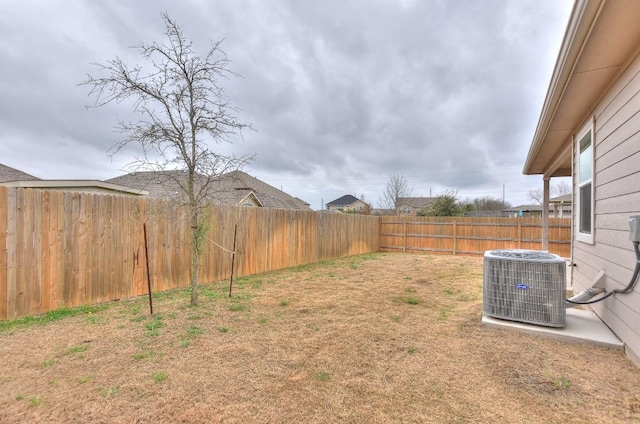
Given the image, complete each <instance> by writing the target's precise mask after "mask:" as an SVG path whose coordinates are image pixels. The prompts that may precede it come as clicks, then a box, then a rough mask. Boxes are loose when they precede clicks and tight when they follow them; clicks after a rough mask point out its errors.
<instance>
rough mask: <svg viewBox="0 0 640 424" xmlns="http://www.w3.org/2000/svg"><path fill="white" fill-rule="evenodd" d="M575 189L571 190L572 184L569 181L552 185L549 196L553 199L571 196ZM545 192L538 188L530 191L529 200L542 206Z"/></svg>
mask: <svg viewBox="0 0 640 424" xmlns="http://www.w3.org/2000/svg"><path fill="white" fill-rule="evenodd" d="M572 191H573V189H572V188H571V184H570V183H568V182H567V181H564V180H562V181H560V182H558V183H557V184H553V185H551V187H549V195H550V196H553V197H557V196H564V195H565V194H571V193H572ZM543 196H544V195H543V190H542V189H541V188H537V189H535V190H529V192H528V193H527V199H529V200H531V201H534V202H536V203H537V204H539V205H541V204H542V200H543Z"/></svg>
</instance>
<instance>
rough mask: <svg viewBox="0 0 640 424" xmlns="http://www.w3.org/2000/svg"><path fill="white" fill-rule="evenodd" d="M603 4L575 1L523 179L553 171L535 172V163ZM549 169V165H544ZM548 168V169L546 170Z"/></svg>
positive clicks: (590, 0) (539, 170) (586, 0)
mask: <svg viewBox="0 0 640 424" xmlns="http://www.w3.org/2000/svg"><path fill="white" fill-rule="evenodd" d="M604 1H605V0H576V2H575V3H574V5H573V9H572V11H571V15H570V18H569V22H568V23H567V28H566V30H565V34H564V38H563V40H562V44H561V47H560V52H559V53H558V58H557V59H556V65H555V67H554V70H553V74H552V76H551V81H550V83H549V88H548V90H547V94H546V97H545V100H544V103H543V107H542V111H541V113H540V118H539V120H538V125H537V126H536V131H535V134H534V137H533V141H532V143H531V147H530V148H529V153H528V155H527V159H526V161H525V165H524V168H523V171H522V172H523V173H524V174H525V175H536V174H548V173H553V172H554V171H555V170H550V169H541V168H537V169H536V168H535V163H534V162H535V160H536V157H537V156H538V154H539V153H540V151H541V150H542V147H543V145H544V142H545V140H546V138H547V135H548V133H549V127H550V125H551V122H552V121H553V118H554V116H555V112H556V110H557V108H558V105H559V104H560V102H561V100H562V98H563V95H564V92H565V90H566V88H567V85H568V83H569V81H570V80H571V75H572V73H573V69H574V68H575V66H576V63H577V61H578V59H579V57H580V53H581V51H582V49H583V46H584V43H585V40H586V39H587V37H588V35H589V32H590V30H591V27H592V25H593V22H594V20H595V19H596V18H597V16H598V14H599V13H600V11H601V8H602V6H603V4H604ZM547 165H548V164H547ZM545 168H547V166H545Z"/></svg>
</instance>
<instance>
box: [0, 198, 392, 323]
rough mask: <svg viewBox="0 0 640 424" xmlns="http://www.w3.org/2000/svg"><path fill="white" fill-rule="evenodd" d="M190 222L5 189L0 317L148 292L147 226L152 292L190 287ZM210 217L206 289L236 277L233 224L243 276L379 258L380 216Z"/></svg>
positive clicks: (175, 211) (129, 206) (173, 215)
mask: <svg viewBox="0 0 640 424" xmlns="http://www.w3.org/2000/svg"><path fill="white" fill-rule="evenodd" d="M187 217H188V214H187V213H186V210H185V209H181V208H174V207H171V206H170V205H168V204H166V203H163V202H162V201H155V200H150V199H146V198H135V197H125V196H109V195H97V194H84V193H83V194H80V193H71V192H58V191H43V190H33V189H23V188H7V187H0V319H7V318H17V317H21V316H27V315H33V314H39V313H44V312H47V311H49V310H54V309H58V308H61V307H73V306H79V305H88V304H94V303H100V302H105V301H109V300H116V299H124V298H128V297H133V296H139V295H143V294H146V293H147V273H146V265H145V260H146V258H145V249H144V235H143V224H144V223H146V224H147V233H148V249H149V264H150V270H151V271H150V273H151V281H152V284H153V288H154V290H155V291H163V290H169V289H174V288H180V287H187V286H188V285H189V281H190V279H189V275H190V261H191V249H190V233H189V232H190V228H189V224H188V220H187ZM207 219H208V222H209V231H208V235H207V247H206V250H205V252H204V254H203V255H202V262H201V264H202V265H201V267H200V275H199V277H200V279H201V280H200V281H202V282H210V281H217V280H223V279H227V278H229V276H230V272H231V269H230V267H231V254H230V253H229V251H230V250H231V249H232V247H233V234H234V229H235V227H236V225H237V228H238V237H237V248H236V252H237V255H236V259H235V263H236V270H235V275H236V276H243V275H251V274H256V273H261V272H266V271H272V270H276V269H281V268H287V267H292V266H297V265H303V264H308V263H313V262H318V261H322V260H326V259H334V258H340V257H344V256H349V255H356V254H361V253H369V252H376V251H378V250H379V240H380V235H379V220H378V219H377V218H375V217H368V216H358V215H341V214H327V213H316V212H308V211H293V210H280V209H266V208H264V209H263V208H212V209H210V210H209V214H208V217H207ZM218 246H222V247H218ZM225 249H226V250H225Z"/></svg>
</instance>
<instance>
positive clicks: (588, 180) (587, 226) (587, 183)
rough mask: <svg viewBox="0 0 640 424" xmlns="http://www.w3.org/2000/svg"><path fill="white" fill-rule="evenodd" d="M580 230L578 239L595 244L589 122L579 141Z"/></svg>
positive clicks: (591, 141)
mask: <svg viewBox="0 0 640 424" xmlns="http://www.w3.org/2000/svg"><path fill="white" fill-rule="evenodd" d="M577 149H578V166H577V168H578V173H577V176H576V177H577V181H576V182H577V184H578V198H577V203H578V208H577V222H578V231H577V233H576V239H577V240H579V241H582V242H585V243H592V244H593V221H594V216H593V128H592V127H591V124H589V128H588V129H587V130H586V132H583V134H582V136H581V137H580V139H579V141H578V146H577Z"/></svg>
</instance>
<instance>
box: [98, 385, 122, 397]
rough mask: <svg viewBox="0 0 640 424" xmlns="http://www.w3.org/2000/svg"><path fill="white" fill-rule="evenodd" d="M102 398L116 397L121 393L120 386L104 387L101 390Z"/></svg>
mask: <svg viewBox="0 0 640 424" xmlns="http://www.w3.org/2000/svg"><path fill="white" fill-rule="evenodd" d="M99 390H100V394H101V395H102V397H110V398H111V397H116V396H118V393H120V386H112V387H102V388H100V389H99Z"/></svg>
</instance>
